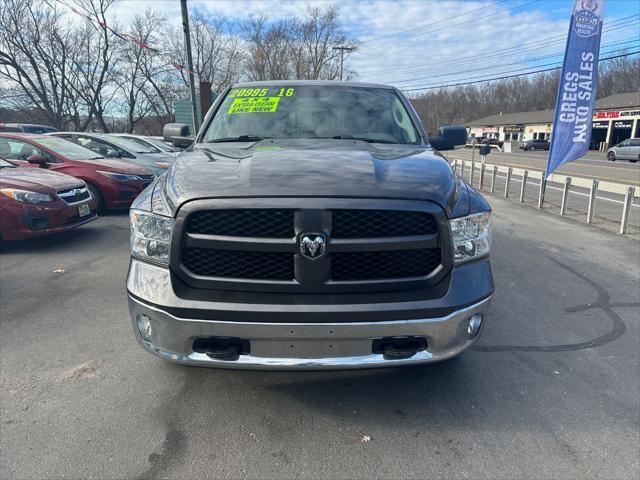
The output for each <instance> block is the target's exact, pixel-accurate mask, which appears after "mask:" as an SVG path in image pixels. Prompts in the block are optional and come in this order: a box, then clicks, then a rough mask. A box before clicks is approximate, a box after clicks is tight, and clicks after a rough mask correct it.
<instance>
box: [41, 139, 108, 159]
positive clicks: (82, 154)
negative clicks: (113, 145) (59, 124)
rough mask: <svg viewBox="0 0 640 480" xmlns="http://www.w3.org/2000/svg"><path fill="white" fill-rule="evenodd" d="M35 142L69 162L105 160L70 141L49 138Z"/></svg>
mask: <svg viewBox="0 0 640 480" xmlns="http://www.w3.org/2000/svg"><path fill="white" fill-rule="evenodd" d="M33 141H34V143H37V144H38V145H41V146H43V147H45V148H48V149H49V150H53V151H54V152H55V153H57V154H58V155H60V156H61V157H64V158H68V159H69V160H98V159H101V158H104V157H103V156H100V155H96V152H94V151H91V150H89V149H88V148H84V147H81V146H80V145H78V144H75V143H73V142H71V141H69V140H65V139H64V138H57V137H47V138H38V139H34V140H33Z"/></svg>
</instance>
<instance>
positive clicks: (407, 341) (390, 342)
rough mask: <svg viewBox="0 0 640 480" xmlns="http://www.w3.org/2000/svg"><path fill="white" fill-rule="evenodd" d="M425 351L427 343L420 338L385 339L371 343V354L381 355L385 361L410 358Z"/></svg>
mask: <svg viewBox="0 0 640 480" xmlns="http://www.w3.org/2000/svg"><path fill="white" fill-rule="evenodd" d="M426 349H427V341H426V340H425V339H424V338H420V337H387V338H382V339H380V340H374V342H373V353H382V354H383V355H384V358H385V359H386V360H401V359H405V358H411V357H413V356H414V355H415V354H416V353H418V352H421V351H423V350H426Z"/></svg>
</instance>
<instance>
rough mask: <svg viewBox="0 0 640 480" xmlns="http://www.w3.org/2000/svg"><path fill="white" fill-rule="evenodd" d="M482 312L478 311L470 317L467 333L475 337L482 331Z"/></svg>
mask: <svg viewBox="0 0 640 480" xmlns="http://www.w3.org/2000/svg"><path fill="white" fill-rule="evenodd" d="M482 318H483V315H482V313H476V314H475V315H474V316H473V317H471V318H470V319H469V327H468V328H467V333H468V334H469V337H471V338H473V337H475V336H476V335H478V332H479V331H480V326H481V325H482Z"/></svg>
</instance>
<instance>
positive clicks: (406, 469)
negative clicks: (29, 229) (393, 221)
mask: <svg viewBox="0 0 640 480" xmlns="http://www.w3.org/2000/svg"><path fill="white" fill-rule="evenodd" d="M488 198H489V200H490V202H491V203H492V206H493V208H494V219H495V224H494V225H495V228H494V248H493V265H494V273H495V279H496V294H495V297H494V302H493V304H492V307H491V310H490V313H491V317H490V323H488V324H487V325H486V328H485V330H484V333H483V337H482V338H481V339H480V341H479V343H478V344H476V346H475V347H474V348H473V350H470V351H468V352H466V353H465V354H464V355H463V356H462V357H461V358H459V359H457V360H454V361H452V362H446V363H443V364H435V365H429V366H422V367H419V368H418V367H412V368H407V369H385V370H371V371H345V372H296V373H292V372H251V371H246V372H243V371H226V370H213V369H202V368H188V367H182V366H177V365H171V364H168V363H165V362H163V361H162V360H159V359H157V358H155V357H152V356H151V355H149V354H148V353H146V352H144V351H143V350H142V349H141V348H140V347H139V346H138V345H137V344H136V342H135V340H134V336H133V334H132V331H131V326H130V321H129V318H128V311H127V304H126V295H125V275H126V270H127V265H128V218H127V216H126V214H112V215H109V216H106V217H104V218H100V219H99V220H98V221H96V222H93V223H92V224H90V225H88V226H86V227H83V228H81V229H78V230H76V231H74V232H72V233H70V234H67V235H66V236H58V237H50V238H44V239H40V240H36V241H29V242H21V243H20V244H16V245H10V246H8V247H5V248H4V249H3V252H2V254H1V256H0V313H1V319H0V320H1V321H0V399H1V405H0V407H1V409H0V416H1V418H0V447H1V453H2V455H1V465H0V477H1V478H6V479H13V478H80V477H82V478H85V477H93V478H155V477H163V478H204V477H208V478H220V477H229V478H240V477H241V478H327V477H331V478H333V477H336V478H337V477H340V478H429V477H430V478H434V477H435V478H439V477H447V478H452V477H456V478H463V477H464V478H489V477H491V478H633V479H635V478H638V475H640V464H639V455H638V452H639V449H640V434H639V429H640V401H639V400H640V380H639V379H640V347H639V345H640V334H639V323H640V314H639V313H640V243H638V242H637V241H636V240H634V239H630V238H628V237H624V236H620V235H616V234H613V233H609V232H607V231H605V230H602V229H599V228H597V227H594V226H588V225H586V224H581V223H578V222H574V221H571V220H567V219H562V218H559V217H557V216H554V215H552V214H550V213H548V212H546V211H542V212H540V211H538V210H536V209H535V208H531V207H529V206H522V205H518V204H516V203H514V202H512V201H509V200H504V199H501V198H498V197H492V196H490V197H488Z"/></svg>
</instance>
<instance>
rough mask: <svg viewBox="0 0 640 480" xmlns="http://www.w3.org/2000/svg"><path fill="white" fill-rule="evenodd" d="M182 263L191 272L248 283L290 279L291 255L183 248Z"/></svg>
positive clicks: (291, 278)
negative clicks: (237, 279) (244, 280)
mask: <svg viewBox="0 0 640 480" xmlns="http://www.w3.org/2000/svg"><path fill="white" fill-rule="evenodd" d="M183 261H184V265H185V267H187V268H188V269H189V270H190V271H191V272H192V273H194V274H195V275H200V276H207V277H226V278H239V279H243V278H244V279H248V280H289V281H290V280H293V278H294V270H293V254H292V253H281V252H245V251H235V250H211V249H207V248H185V251H184V256H183Z"/></svg>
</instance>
